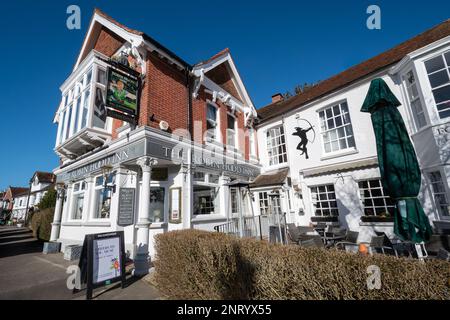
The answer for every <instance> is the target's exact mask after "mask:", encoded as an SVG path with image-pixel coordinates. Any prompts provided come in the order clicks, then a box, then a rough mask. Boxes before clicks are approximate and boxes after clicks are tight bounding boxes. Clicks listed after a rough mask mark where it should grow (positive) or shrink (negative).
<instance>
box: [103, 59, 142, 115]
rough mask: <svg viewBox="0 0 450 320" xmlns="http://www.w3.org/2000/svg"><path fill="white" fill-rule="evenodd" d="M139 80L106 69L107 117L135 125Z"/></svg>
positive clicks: (132, 76)
mask: <svg viewBox="0 0 450 320" xmlns="http://www.w3.org/2000/svg"><path fill="white" fill-rule="evenodd" d="M139 86H140V85H139V78H138V77H137V76H134V75H131V74H128V73H125V72H121V71H119V70H117V69H115V68H112V67H110V68H108V84H107V90H106V107H107V115H108V116H109V117H112V118H116V119H119V120H123V121H126V122H131V123H135V122H136V120H137V116H138V106H139Z"/></svg>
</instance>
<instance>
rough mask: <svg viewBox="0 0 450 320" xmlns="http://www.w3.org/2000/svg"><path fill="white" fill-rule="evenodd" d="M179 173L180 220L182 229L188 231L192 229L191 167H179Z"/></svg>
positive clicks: (192, 196)
mask: <svg viewBox="0 0 450 320" xmlns="http://www.w3.org/2000/svg"><path fill="white" fill-rule="evenodd" d="M181 172H182V174H183V186H182V193H183V194H182V197H183V198H182V204H181V220H182V223H183V229H190V228H191V227H192V223H191V220H192V214H193V212H192V211H193V210H194V206H193V199H194V192H193V191H194V188H193V185H192V175H193V170H192V166H191V165H189V164H188V165H183V164H182V165H181Z"/></svg>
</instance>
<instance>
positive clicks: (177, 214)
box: [169, 188, 182, 223]
mask: <svg viewBox="0 0 450 320" xmlns="http://www.w3.org/2000/svg"><path fill="white" fill-rule="evenodd" d="M181 195H182V191H181V188H171V189H170V190H169V203H170V206H169V223H181Z"/></svg>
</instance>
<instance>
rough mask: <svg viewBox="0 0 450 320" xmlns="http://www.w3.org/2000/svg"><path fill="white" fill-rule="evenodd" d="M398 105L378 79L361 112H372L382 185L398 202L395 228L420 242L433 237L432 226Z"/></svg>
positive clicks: (417, 165)
mask: <svg viewBox="0 0 450 320" xmlns="http://www.w3.org/2000/svg"><path fill="white" fill-rule="evenodd" d="M399 105H400V102H399V101H398V100H397V98H396V97H395V95H394V94H393V93H392V91H391V90H390V89H389V87H388V85H387V84H386V83H385V82H384V80H382V79H375V80H373V81H372V82H371V83H370V88H369V91H368V93H367V96H366V99H365V100H364V103H363V106H362V108H361V112H369V113H370V114H371V118H372V126H373V130H374V132H375V138H376V142H377V153H378V164H379V166H380V173H381V181H382V184H383V188H384V189H385V191H386V193H387V194H388V195H389V196H390V197H391V198H393V199H394V200H395V201H396V203H397V206H396V207H397V208H396V210H395V215H394V232H395V234H396V235H397V236H398V237H400V239H402V240H410V241H413V242H415V243H419V242H422V241H425V240H428V239H429V238H430V236H431V226H430V222H429V221H428V218H427V216H426V215H425V213H424V211H423V208H422V206H421V204H420V202H419V200H418V199H417V195H418V194H419V190H420V180H421V173H420V168H419V164H418V162H417V157H416V153H415V151H414V147H413V145H412V143H411V141H410V139H409V135H408V131H407V130H406V127H405V123H404V122H403V119H402V116H401V115H400V112H399V111H398V110H397V107H398V106H399Z"/></svg>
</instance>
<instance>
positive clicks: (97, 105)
mask: <svg viewBox="0 0 450 320" xmlns="http://www.w3.org/2000/svg"><path fill="white" fill-rule="evenodd" d="M105 124H106V109H105V105H104V92H103V91H102V90H101V89H100V88H97V89H96V90H95V102H94V114H93V123H92V125H93V126H94V127H97V128H101V129H104V128H105Z"/></svg>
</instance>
